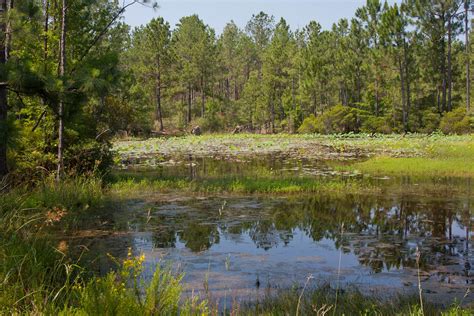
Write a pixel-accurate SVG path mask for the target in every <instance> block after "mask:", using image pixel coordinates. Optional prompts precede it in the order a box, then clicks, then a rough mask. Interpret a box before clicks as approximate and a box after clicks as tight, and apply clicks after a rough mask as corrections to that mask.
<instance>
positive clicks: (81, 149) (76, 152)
mask: <svg viewBox="0 0 474 316" xmlns="http://www.w3.org/2000/svg"><path fill="white" fill-rule="evenodd" d="M111 147H112V145H111V144H110V143H108V142H104V143H99V142H96V141H88V142H84V143H80V144H76V145H72V146H70V147H66V152H65V157H64V165H65V170H66V172H67V173H68V174H70V175H73V176H75V175H82V174H99V175H103V174H105V173H106V172H107V171H108V170H109V169H110V168H111V167H112V165H113V163H114V161H113V153H112V151H111Z"/></svg>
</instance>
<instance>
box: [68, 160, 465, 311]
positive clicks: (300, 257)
mask: <svg viewBox="0 0 474 316" xmlns="http://www.w3.org/2000/svg"><path fill="white" fill-rule="evenodd" d="M333 166H334V162H328V161H325V162H321V161H301V160H298V161H296V160H286V159H284V158H281V159H274V158H271V157H265V158H262V159H251V160H249V159H246V160H236V159H233V160H226V159H211V158H192V157H185V158H182V159H179V158H176V159H171V158H168V159H166V160H160V162H159V163H157V164H155V165H154V166H153V167H152V168H150V166H148V167H147V168H133V174H135V175H136V176H147V177H184V178H186V177H187V178H190V180H191V179H200V178H205V177H219V176H227V177H228V176H235V177H239V176H246V177H249V176H255V177H259V176H262V175H263V176H276V177H279V176H288V175H290V176H296V177H302V176H304V177H313V176H314V177H341V179H343V178H344V177H347V176H354V175H340V174H337V173H336V172H334V171H333V168H332V167H333ZM120 172H123V173H129V174H130V170H128V171H120ZM356 176H357V175H356ZM341 181H343V180H341ZM371 181H372V183H374V182H375V183H377V185H380V186H388V185H390V187H391V188H393V187H396V188H397V190H393V192H392V191H391V190H385V191H384V193H383V194H380V193H376V194H375V193H374V194H372V195H351V194H324V195H321V194H302V195H291V196H276V195H273V196H269V195H265V196H257V195H252V196H235V195H234V196H231V195H214V196H198V195H190V194H185V193H179V192H178V193H168V194H161V193H157V194H143V195H138V196H134V197H130V198H129V199H127V200H126V202H125V205H124V206H122V207H121V209H122V210H121V211H117V212H111V213H110V214H111V215H110V217H109V218H107V219H106V222H107V223H108V226H107V227H109V228H108V229H110V231H114V233H110V234H105V235H103V236H102V237H100V238H99V237H96V236H88V237H83V238H79V239H78V240H76V241H75V242H76V243H81V244H85V245H87V246H88V249H90V251H89V255H97V254H100V253H111V254H113V255H114V256H117V257H124V256H125V255H126V253H127V249H128V247H131V248H132V249H133V251H134V252H135V253H137V254H139V253H144V254H145V255H146V266H147V269H148V271H149V272H150V274H151V271H153V269H154V267H155V266H156V264H163V263H164V262H171V263H172V264H173V266H174V267H175V268H176V269H178V270H180V271H183V272H184V273H185V278H184V281H185V284H186V289H187V292H188V293H191V292H192V291H194V293H200V294H201V295H209V296H211V297H212V298H213V299H215V300H217V301H218V302H220V304H228V303H230V302H232V301H233V300H235V299H237V300H239V299H242V300H248V299H251V300H254V299H256V298H258V297H261V296H263V295H266V294H271V293H276V291H277V290H278V289H282V288H290V287H295V286H296V287H300V286H302V285H303V284H304V283H305V281H306V279H307V278H308V276H313V277H314V279H313V280H312V281H311V285H313V286H318V285H322V284H330V285H331V286H332V287H337V286H340V287H353V286H355V287H357V288H359V289H361V290H362V291H363V292H366V293H368V294H375V295H380V296H389V295H394V294H396V293H415V292H416V291H417V285H418V266H419V267H420V276H421V285H422V287H423V290H424V293H425V294H426V296H427V297H428V299H430V300H432V301H435V302H446V303H448V302H450V301H452V299H453V298H457V299H458V300H460V301H461V300H464V302H466V300H469V301H472V298H473V297H472V294H470V295H468V296H467V297H465V294H466V291H467V290H468V289H470V288H472V286H473V285H474V270H473V268H474V266H473V265H474V262H473V255H474V251H473V248H472V246H471V244H470V243H471V242H472V241H473V238H474V235H473V233H472V228H473V224H472V223H473V222H474V221H473V220H474V217H473V213H472V208H473V200H474V196H471V194H470V193H469V192H470V191H471V186H472V185H471V181H470V180H469V179H468V180H456V179H441V180H440V179H422V180H420V179H417V182H419V184H418V183H416V184H418V186H420V187H423V186H428V185H430V186H431V187H432V186H433V185H435V186H436V182H437V181H438V182H439V183H443V185H445V186H446V184H447V183H448V184H449V185H448V186H447V187H451V188H453V189H454V191H456V190H455V189H460V190H459V191H462V192H464V194H453V192H454V191H451V190H447V191H446V192H445V193H439V192H438V193H437V194H436V195H433V194H430V193H426V192H424V191H423V190H422V189H420V190H416V192H412V191H407V190H404V185H405V184H406V183H408V182H409V183H411V184H413V181H415V180H413V179H392V180H390V179H372V180H371ZM465 192H468V193H465ZM473 192H474V190H473ZM417 251H419V254H420V260H419V261H417ZM97 263H98V269H100V270H101V271H102V272H106V271H107V270H108V269H109V265H108V263H107V259H106V258H105V257H104V258H101V259H98V261H97Z"/></svg>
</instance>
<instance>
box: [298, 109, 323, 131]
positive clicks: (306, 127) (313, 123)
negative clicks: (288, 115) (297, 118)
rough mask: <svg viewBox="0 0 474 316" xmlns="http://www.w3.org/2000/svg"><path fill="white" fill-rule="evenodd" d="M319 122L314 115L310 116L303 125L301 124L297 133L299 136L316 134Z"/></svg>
mask: <svg viewBox="0 0 474 316" xmlns="http://www.w3.org/2000/svg"><path fill="white" fill-rule="evenodd" d="M318 126H319V122H318V119H317V118H316V116H314V114H311V115H310V116H309V117H307V118H305V119H304V121H303V123H301V125H300V127H299V128H298V133H300V134H310V133H316V132H317V131H318Z"/></svg>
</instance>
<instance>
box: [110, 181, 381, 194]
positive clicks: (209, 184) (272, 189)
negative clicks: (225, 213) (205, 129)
mask: <svg viewBox="0 0 474 316" xmlns="http://www.w3.org/2000/svg"><path fill="white" fill-rule="evenodd" d="M110 189H111V192H113V193H118V194H120V193H121V194H128V193H131V192H153V191H161V192H170V191H173V190H174V191H185V192H195V193H234V194H252V193H260V194H298V193H305V192H306V193H316V192H334V193H337V192H340V193H356V192H360V191H364V192H367V193H368V192H378V189H377V188H376V187H375V186H373V185H370V184H367V183H363V182H361V181H358V180H340V179H317V178H247V177H242V178H236V177H220V178H205V179H199V180H189V179H187V178H180V177H176V178H158V179H157V178H155V179H152V178H146V177H129V178H128V177H124V178H121V179H120V180H117V181H116V182H114V183H112V184H111V185H110Z"/></svg>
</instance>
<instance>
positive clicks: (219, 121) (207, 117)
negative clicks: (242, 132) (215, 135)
mask: <svg viewBox="0 0 474 316" xmlns="http://www.w3.org/2000/svg"><path fill="white" fill-rule="evenodd" d="M196 124H197V125H199V126H200V127H201V129H202V130H203V131H205V132H218V131H222V130H223V129H225V119H224V116H223V115H221V114H220V113H219V104H218V103H217V102H216V101H214V100H208V101H207V103H206V112H205V113H204V117H201V118H199V119H198V120H197V121H196Z"/></svg>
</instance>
